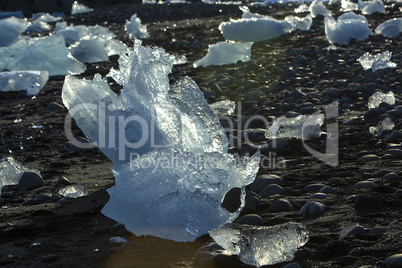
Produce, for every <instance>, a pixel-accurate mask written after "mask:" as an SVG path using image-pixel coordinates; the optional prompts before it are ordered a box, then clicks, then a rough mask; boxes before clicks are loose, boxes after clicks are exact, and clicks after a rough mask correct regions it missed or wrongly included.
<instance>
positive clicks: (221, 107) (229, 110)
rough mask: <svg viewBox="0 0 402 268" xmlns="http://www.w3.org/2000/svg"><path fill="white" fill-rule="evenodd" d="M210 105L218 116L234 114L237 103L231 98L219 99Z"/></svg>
mask: <svg viewBox="0 0 402 268" xmlns="http://www.w3.org/2000/svg"><path fill="white" fill-rule="evenodd" d="M210 106H211V108H212V110H213V111H214V113H215V114H216V115H217V116H225V115H232V114H233V113H234V111H235V109H236V103H235V102H234V101H231V100H223V101H218V102H215V103H212V104H211V105H210Z"/></svg>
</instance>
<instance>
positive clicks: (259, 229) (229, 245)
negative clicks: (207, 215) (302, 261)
mask: <svg viewBox="0 0 402 268" xmlns="http://www.w3.org/2000/svg"><path fill="white" fill-rule="evenodd" d="M209 234H210V235H211V237H212V238H213V239H214V240H215V242H216V243H218V245H220V246H221V247H223V248H224V249H226V250H227V251H229V252H231V253H232V254H235V255H239V258H240V260H241V261H242V262H244V263H245V264H249V265H254V266H256V267H261V266H263V265H272V264H276V263H281V262H285V261H291V260H293V258H294V255H295V252H296V250H297V249H298V248H299V247H301V246H303V245H304V244H306V243H307V241H308V232H307V229H306V227H304V226H303V225H301V224H298V223H292V222H291V223H284V224H280V225H275V226H272V227H268V226H252V225H242V224H236V223H229V224H225V225H224V226H222V227H220V228H216V229H213V230H211V231H209Z"/></svg>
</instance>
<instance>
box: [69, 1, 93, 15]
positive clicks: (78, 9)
mask: <svg viewBox="0 0 402 268" xmlns="http://www.w3.org/2000/svg"><path fill="white" fill-rule="evenodd" d="M92 11H94V10H93V8H90V7H87V6H86V5H83V4H80V3H78V2H77V1H74V3H73V5H72V7H71V15H77V14H82V13H88V12H92Z"/></svg>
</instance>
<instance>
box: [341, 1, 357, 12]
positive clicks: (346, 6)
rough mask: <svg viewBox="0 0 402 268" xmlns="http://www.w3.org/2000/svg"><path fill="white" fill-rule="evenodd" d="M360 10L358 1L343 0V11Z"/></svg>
mask: <svg viewBox="0 0 402 268" xmlns="http://www.w3.org/2000/svg"><path fill="white" fill-rule="evenodd" d="M356 10H359V7H358V5H357V3H355V2H352V1H350V0H342V1H341V11H346V12H347V11H356Z"/></svg>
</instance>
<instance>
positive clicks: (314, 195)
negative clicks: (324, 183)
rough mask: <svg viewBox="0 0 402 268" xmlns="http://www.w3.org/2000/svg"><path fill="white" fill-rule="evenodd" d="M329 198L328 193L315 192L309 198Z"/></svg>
mask: <svg viewBox="0 0 402 268" xmlns="http://www.w3.org/2000/svg"><path fill="white" fill-rule="evenodd" d="M325 198H327V195H326V194H324V193H315V194H312V195H310V196H309V198H308V199H325Z"/></svg>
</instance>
